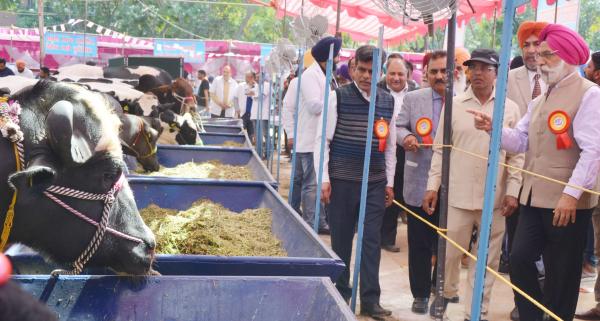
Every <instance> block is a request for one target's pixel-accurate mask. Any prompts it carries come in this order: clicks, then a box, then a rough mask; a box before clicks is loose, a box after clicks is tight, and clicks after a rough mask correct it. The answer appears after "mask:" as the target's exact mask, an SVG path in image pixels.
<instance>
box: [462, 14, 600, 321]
mask: <svg viewBox="0 0 600 321" xmlns="http://www.w3.org/2000/svg"><path fill="white" fill-rule="evenodd" d="M540 41H541V44H540V53H539V54H538V56H537V57H538V65H539V67H540V70H541V72H542V78H543V79H544V81H545V82H546V83H547V84H548V92H547V93H546V94H545V95H543V96H539V97H538V98H536V99H534V100H533V101H531V103H530V104H529V107H528V110H527V114H526V115H525V116H524V117H523V118H522V119H521V120H520V121H519V123H518V124H517V126H516V127H515V128H514V129H509V128H504V129H503V130H502V148H504V149H505V150H507V151H511V152H525V153H526V156H525V169H526V170H528V171H531V172H535V173H537V174H540V175H543V176H546V177H549V178H552V179H555V180H558V181H562V182H565V183H566V182H568V183H569V186H564V185H561V184H557V183H554V182H550V181H548V180H545V179H542V178H538V177H535V176H532V175H524V180H523V190H522V192H521V199H520V203H521V213H520V216H519V224H518V226H517V231H516V234H515V240H514V244H513V249H512V252H511V257H510V277H511V280H512V282H513V283H514V284H515V285H516V286H518V287H519V288H521V289H522V290H523V291H525V292H526V293H527V294H529V295H530V296H532V297H533V298H534V299H536V300H538V302H542V303H543V304H544V305H545V306H546V307H547V308H548V309H550V310H551V311H553V312H554V313H556V314H557V315H558V316H559V317H560V318H562V319H563V320H572V319H573V315H574V314H575V308H576V306H577V299H578V296H579V282H580V280H581V267H582V256H583V249H584V247H585V242H586V235H587V233H586V229H587V227H588V225H589V224H590V217H591V213H592V210H593V208H594V207H595V206H596V204H597V202H598V197H597V196H595V195H592V194H590V193H587V192H583V191H581V190H580V189H578V188H575V187H574V186H579V187H583V188H587V189H595V186H596V182H597V181H596V179H597V176H598V167H599V162H598V160H599V159H600V143H599V142H598V137H600V109H599V108H597V102H598V101H599V100H600V88H598V86H597V85H595V84H594V83H592V82H590V81H588V80H586V79H584V78H582V77H581V76H580V75H579V73H578V71H577V66H579V65H582V64H584V63H586V62H587V60H588V58H589V48H588V46H587V44H586V42H585V40H583V38H582V37H581V36H580V35H579V34H577V33H576V32H575V31H573V30H571V29H569V28H567V27H565V26H563V25H559V24H549V25H547V26H546V27H545V28H544V29H543V30H542V32H541V33H540ZM472 113H473V114H474V115H475V117H474V119H475V126H476V128H478V129H482V130H485V131H488V132H489V131H490V130H491V127H492V125H491V124H492V123H491V118H490V116H489V114H490V113H489V112H481V111H472ZM571 124H572V126H571ZM540 254H543V256H544V266H545V270H546V279H545V283H544V291H543V293H542V290H541V289H540V285H539V283H538V282H537V270H536V267H535V261H536V260H537V258H538V257H539V256H540ZM515 296H516V302H517V307H518V309H519V314H520V316H521V320H527V321H529V320H531V321H538V320H542V319H543V312H542V311H541V310H540V309H538V308H537V307H536V306H534V305H533V304H532V303H530V302H529V301H528V300H526V299H525V298H523V297H522V296H521V295H519V294H517V293H515Z"/></svg>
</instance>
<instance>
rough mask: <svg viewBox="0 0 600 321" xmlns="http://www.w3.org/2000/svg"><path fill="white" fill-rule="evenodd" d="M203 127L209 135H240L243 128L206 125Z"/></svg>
mask: <svg viewBox="0 0 600 321" xmlns="http://www.w3.org/2000/svg"><path fill="white" fill-rule="evenodd" d="M203 127H204V130H205V131H206V132H207V133H221V134H239V133H241V132H242V126H237V125H213V124H205V125H203Z"/></svg>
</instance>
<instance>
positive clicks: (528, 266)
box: [510, 206, 592, 321]
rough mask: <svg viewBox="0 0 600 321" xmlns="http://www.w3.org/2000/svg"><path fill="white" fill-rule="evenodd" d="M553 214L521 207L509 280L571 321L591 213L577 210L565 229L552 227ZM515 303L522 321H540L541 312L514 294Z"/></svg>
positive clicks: (550, 210) (545, 210)
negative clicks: (541, 273) (541, 274)
mask: <svg viewBox="0 0 600 321" xmlns="http://www.w3.org/2000/svg"><path fill="white" fill-rule="evenodd" d="M552 211H553V210H552V209H543V208H536V207H531V206H521V213H520V215H519V224H518V225H517V231H516V234H515V240H514V244H513V249H512V252H511V255H510V279H511V281H512V282H513V283H514V284H515V285H516V286H518V287H519V288H521V289H522V290H523V291H525V292H526V293H527V294H529V295H530V296H532V297H533V298H534V299H536V300H538V301H539V302H541V303H542V304H544V306H546V307H547V308H548V309H550V310H551V311H552V312H554V313H556V315H558V316H559V317H561V318H562V319H563V320H565V321H566V320H573V316H574V314H575V308H576V307H577V299H578V297H579V282H580V281H581V267H582V260H581V257H582V255H583V249H584V247H585V242H586V238H587V233H586V232H587V228H588V226H589V224H590V218H591V214H592V210H591V209H589V210H578V211H577V219H576V221H575V223H569V225H567V226H565V227H555V226H553V225H552V218H553V216H554V214H553V213H552ZM540 255H542V256H543V259H544V266H545V269H546V279H545V281H544V289H543V294H542V289H541V288H540V284H539V282H538V278H537V276H538V271H537V268H536V266H535V261H537V260H538V259H539V257H540ZM515 301H516V303H517V308H518V309H519V315H520V317H521V320H527V321H540V320H542V316H543V313H542V310H540V309H538V308H537V307H536V306H534V305H533V304H532V303H529V301H527V300H526V299H525V298H523V297H522V296H521V295H519V294H518V293H516V292H515Z"/></svg>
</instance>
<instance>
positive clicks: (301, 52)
mask: <svg viewBox="0 0 600 321" xmlns="http://www.w3.org/2000/svg"><path fill="white" fill-rule="evenodd" d="M303 57H304V50H303V49H302V48H301V49H300V50H299V51H298V76H297V77H298V80H297V82H296V84H298V86H296V93H295V94H294V95H296V100H295V101H294V138H293V139H294V143H293V145H292V150H291V153H292V173H291V174H290V192H289V194H288V203H289V204H290V205H293V202H292V200H293V195H294V180H295V177H296V142H297V141H298V139H297V137H298V109H299V107H300V89H301V85H302V70H303V69H304V59H302V58H303Z"/></svg>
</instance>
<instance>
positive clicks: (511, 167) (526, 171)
mask: <svg viewBox="0 0 600 321" xmlns="http://www.w3.org/2000/svg"><path fill="white" fill-rule="evenodd" d="M419 146H429V147H434V148H452V149H454V150H456V151H459V152H462V153H465V154H467V155H471V156H473V157H476V158H479V159H482V160H485V161H487V160H488V158H487V157H485V156H482V155H479V154H476V153H473V152H470V151H468V150H464V149H462V148H459V147H456V146H453V145H443V144H419ZM498 165H501V166H503V167H506V168H510V169H514V170H517V171H520V172H523V173H525V174H528V175H531V176H535V177H537V178H541V179H543V180H547V181H549V182H553V183H556V184H560V185H563V186H568V187H571V188H575V189H578V190H580V191H583V192H586V193H590V194H592V195H599V196H600V192H598V191H594V190H591V189H587V188H585V187H581V186H577V185H573V184H569V183H567V182H563V181H559V180H557V179H554V178H552V177H548V176H544V175H541V174H538V173H534V172H531V171H528V170H526V169H522V168H519V167H515V166H512V165H509V164H506V163H502V162H498Z"/></svg>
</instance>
